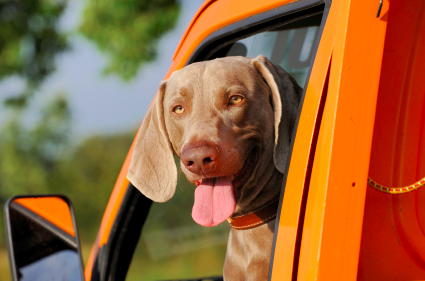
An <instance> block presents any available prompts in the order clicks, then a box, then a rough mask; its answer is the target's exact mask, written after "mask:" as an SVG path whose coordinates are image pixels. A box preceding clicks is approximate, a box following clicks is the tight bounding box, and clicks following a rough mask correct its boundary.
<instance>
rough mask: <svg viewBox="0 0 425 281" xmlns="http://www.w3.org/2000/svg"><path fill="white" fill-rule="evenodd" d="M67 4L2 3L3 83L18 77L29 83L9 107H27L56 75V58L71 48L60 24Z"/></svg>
mask: <svg viewBox="0 0 425 281" xmlns="http://www.w3.org/2000/svg"><path fill="white" fill-rule="evenodd" d="M65 7H66V1H51V0H31V1H28V0H4V1H0V66H1V67H0V81H1V80H2V79H4V78H5V77H8V76H11V75H18V76H20V77H22V78H23V79H24V80H25V82H26V87H25V90H24V91H23V92H22V93H14V94H13V97H10V98H8V99H6V101H5V104H6V105H8V106H13V107H15V108H22V107H24V106H25V105H26V103H27V100H28V97H30V96H31V95H32V94H33V92H34V90H35V89H37V87H38V86H39V85H40V83H41V82H43V80H44V79H45V78H46V77H47V76H48V75H49V74H50V73H52V72H53V71H54V69H55V63H54V58H55V56H56V55H57V54H59V53H61V52H63V51H65V50H66V49H67V48H68V44H67V40H66V36H65V35H64V34H60V33H59V32H58V29H57V21H58V19H59V18H60V16H61V15H62V13H63V11H64V9H65Z"/></svg>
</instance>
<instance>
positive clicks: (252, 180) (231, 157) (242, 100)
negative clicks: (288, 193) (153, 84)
mask: <svg viewBox="0 0 425 281" xmlns="http://www.w3.org/2000/svg"><path fill="white" fill-rule="evenodd" d="M301 92H302V89H301V88H300V87H299V86H298V84H297V82H296V81H295V79H294V78H293V77H292V76H290V75H289V74H288V73H287V72H285V71H284V70H283V69H282V68H281V67H280V66H276V65H273V64H272V63H270V61H268V59H267V58H266V57H264V56H262V55H260V56H258V57H257V58H255V59H249V58H244V57H226V58H220V59H215V60H212V61H205V62H199V63H194V64H191V65H189V66H186V67H185V68H183V69H181V70H179V71H176V72H174V73H173V75H171V77H170V78H169V79H168V80H166V81H163V82H162V83H161V85H160V86H159V91H158V94H157V97H156V99H155V101H154V103H153V105H152V106H151V108H150V109H149V111H148V113H147V115H146V117H145V119H144V121H143V124H142V127H141V130H140V132H139V135H138V137H137V140H136V145H135V148H134V152H133V157H132V161H131V164H130V168H129V171H128V175H127V177H128V179H129V180H130V182H131V183H132V184H133V185H134V186H135V187H137V188H138V189H139V190H140V191H141V192H142V193H143V194H144V195H146V196H147V197H149V198H150V199H152V200H153V201H156V202H165V201H167V200H169V199H170V198H171V197H173V195H174V192H175V189H176V184H177V169H176V166H175V163H174V158H173V154H175V155H177V157H179V158H180V161H181V169H182V171H183V173H184V174H185V175H186V177H187V178H188V180H189V181H190V182H192V183H196V184H197V185H198V187H197V188H196V190H195V203H194V206H193V210H192V217H193V219H194V220H195V221H196V222H197V223H199V224H201V225H204V226H215V225H218V224H219V223H222V222H223V221H225V220H226V219H227V220H228V221H229V222H230V225H231V226H232V230H231V233H230V236H229V243H228V246H227V254H226V260H225V264H224V278H225V280H256V281H258V280H267V278H268V268H269V262H270V255H271V249H272V241H273V231H274V225H275V218H276V213H277V202H278V198H279V194H280V190H281V186H282V179H283V173H284V171H285V165H286V162H287V158H288V154H289V145H290V141H291V134H292V130H293V126H294V121H295V118H296V112H297V109H298V104H299V101H300V96H301Z"/></svg>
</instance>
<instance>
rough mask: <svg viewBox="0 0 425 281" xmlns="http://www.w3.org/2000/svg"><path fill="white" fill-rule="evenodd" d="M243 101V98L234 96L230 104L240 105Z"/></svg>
mask: <svg viewBox="0 0 425 281" xmlns="http://www.w3.org/2000/svg"><path fill="white" fill-rule="evenodd" d="M242 99H243V98H242V97H241V96H233V97H231V98H230V101H229V103H230V104H238V103H240V102H241V101H242Z"/></svg>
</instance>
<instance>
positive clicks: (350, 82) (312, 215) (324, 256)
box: [297, 1, 389, 280]
mask: <svg viewBox="0 0 425 281" xmlns="http://www.w3.org/2000/svg"><path fill="white" fill-rule="evenodd" d="M378 5H379V2H378V1H376V2H375V1H339V3H338V7H337V13H338V15H337V22H336V33H335V41H334V49H333V53H332V63H331V69H330V77H329V87H328V92H327V99H326V104H325V108H324V112H323V117H322V121H321V124H320V133H319V138H318V142H317V147H316V152H315V155H314V164H313V170H312V174H311V180H310V185H309V193H308V198H307V207H306V211H305V220H304V225H303V234H302V241H301V252H300V259H299V267H298V278H297V280H356V278H357V266H358V257H359V251H360V240H361V227H362V222H363V210H364V204H365V194H366V182H367V177H368V168H369V158H370V151H371V143H372V133H373V124H374V117H375V106H376V99H377V93H378V83H379V76H380V69H381V60H382V52H383V44H384V39H385V30H386V21H385V19H386V13H387V10H388V6H389V3H388V2H387V1H384V5H383V8H382V12H381V17H380V18H377V17H376V14H377V10H378ZM332 8H333V7H332ZM332 8H331V9H332Z"/></svg>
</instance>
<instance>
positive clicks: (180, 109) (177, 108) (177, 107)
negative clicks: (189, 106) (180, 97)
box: [173, 105, 184, 114]
mask: <svg viewBox="0 0 425 281" xmlns="http://www.w3.org/2000/svg"><path fill="white" fill-rule="evenodd" d="M173 111H174V112H175V113H177V114H182V113H183V112H184V108H183V106H181V105H178V106H176V107H174V109H173Z"/></svg>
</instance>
